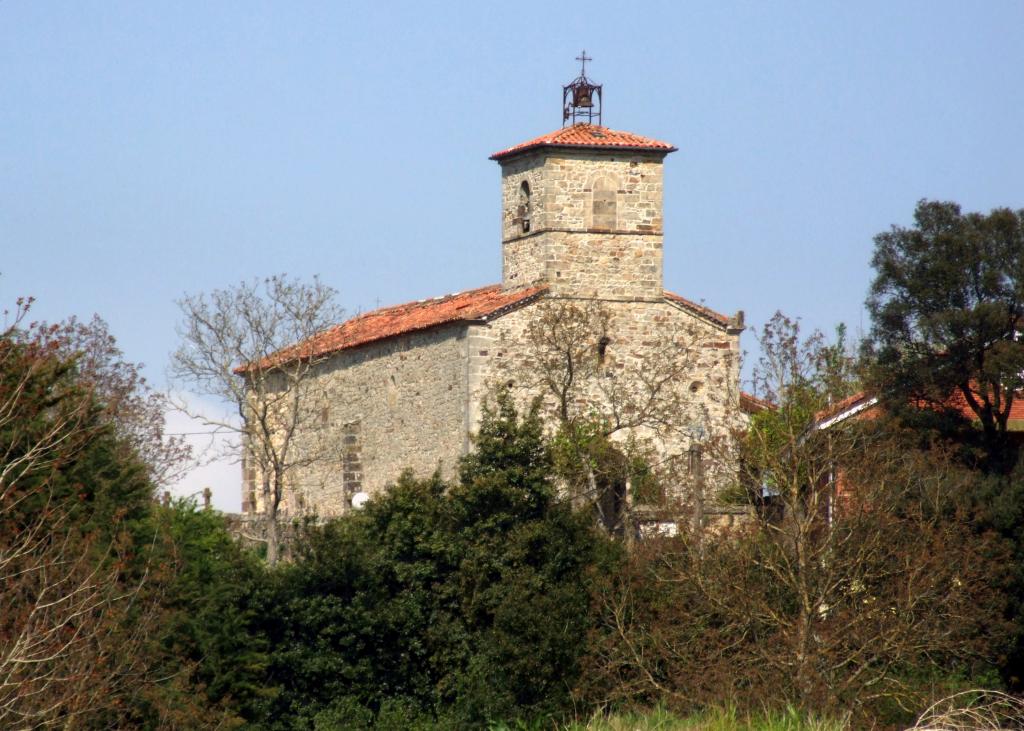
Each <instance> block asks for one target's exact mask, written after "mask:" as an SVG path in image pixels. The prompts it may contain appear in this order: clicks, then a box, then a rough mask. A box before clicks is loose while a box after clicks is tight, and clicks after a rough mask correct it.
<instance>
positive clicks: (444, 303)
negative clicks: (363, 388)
mask: <svg viewBox="0 0 1024 731" xmlns="http://www.w3.org/2000/svg"><path fill="white" fill-rule="evenodd" d="M546 291H547V287H531V288H530V289H521V290H516V291H512V292H509V291H505V290H503V289H502V288H501V285H500V284H492V285H490V286H487V287H480V288H479V289H471V290H468V291H466V292H458V293H456V294H446V295H443V296H441V297H435V298H433V299H427V300H419V301H417V302H407V303H405V304H402V305H394V306H392V307H382V308H381V309H379V310H372V311H371V312H365V313H363V314H362V315H357V316H355V317H353V318H352V319H351V320H346V321H345V322H343V323H341V324H340V325H335V326H334V327H332V328H329V329H327V330H324V331H323V332H322V333H320V334H319V335H314V336H313V337H312V338H309V339H308V340H305V341H303V342H301V343H297V344H295V345H292V346H290V347H288V348H285V349H284V350H282V351H280V352H278V353H276V354H275V355H273V356H271V357H269V358H267V359H265V361H264V362H262V366H263V367H268V366H270V365H272V364H273V363H286V362H289V361H291V360H294V359H297V358H299V359H303V360H305V359H307V358H317V357H320V356H324V355H329V354H330V353H336V352H337V351H339V350H345V349H347V348H354V347H356V346H358V345H365V344H367V343H373V342H376V341H378V340H384V339H386V338H391V337H395V336H397V335H405V334H406V333H411V332H417V331H420V330H427V329H429V328H432V327H436V326H438V325H443V324H446V323H450V322H470V321H474V320H487V319H490V318H492V317H496V316H498V315H501V314H503V313H505V312H507V311H508V310H510V309H513V308H515V307H517V306H519V305H524V304H527V303H529V302H531V301H533V300H534V299H536V298H538V297H540V296H541V295H543V294H544V293H545V292H546ZM665 299H667V300H669V301H670V302H674V303H676V304H678V305H681V306H682V307H684V308H685V309H687V310H689V311H691V312H693V313H695V314H697V315H699V316H701V317H704V318H705V319H708V320H711V321H713V322H715V323H717V324H719V325H722V326H726V325H728V323H729V318H728V317H726V316H725V315H723V314H720V313H718V312H715V311H714V310H711V309H708V308H707V307H704V306H703V305H699V304H697V303H696V302H691V301H690V300H688V299H686V298H685V297H680V296H679V295H678V294H673V293H672V292H668V291H666V292H665ZM246 370H247V367H246V366H239V367H238V368H236V369H235V372H236V373H239V374H242V373H245V371H246Z"/></svg>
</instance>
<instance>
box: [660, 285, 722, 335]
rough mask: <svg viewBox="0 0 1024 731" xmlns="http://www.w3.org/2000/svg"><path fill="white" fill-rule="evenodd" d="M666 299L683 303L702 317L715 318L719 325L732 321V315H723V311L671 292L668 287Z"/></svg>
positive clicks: (678, 303) (679, 303)
mask: <svg viewBox="0 0 1024 731" xmlns="http://www.w3.org/2000/svg"><path fill="white" fill-rule="evenodd" d="M665 299H667V300H669V301H670V302H675V303H676V304H677V305H682V306H683V307H684V308H686V309H687V310H690V311H691V312H693V313H695V314H698V315H701V316H702V317H704V318H706V319H708V320H713V321H714V322H716V323H718V324H719V325H722V326H723V327H724V326H728V325H729V323H730V322H731V321H732V320H731V318H730V317H728V316H727V315H723V314H722V313H721V312H715V311H714V310H712V309H711V308H710V307H705V306H704V305H701V304H697V303H696V302H694V301H693V300H688V299H686V298H685V297H683V296H682V295H678V294H676V293H675V292H669V291H668V290H667V289H666V290H665Z"/></svg>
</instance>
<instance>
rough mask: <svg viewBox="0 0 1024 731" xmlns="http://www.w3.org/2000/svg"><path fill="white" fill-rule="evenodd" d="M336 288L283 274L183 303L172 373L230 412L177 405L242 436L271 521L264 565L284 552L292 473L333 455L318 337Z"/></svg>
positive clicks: (332, 312)
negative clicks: (282, 517) (284, 509)
mask: <svg viewBox="0 0 1024 731" xmlns="http://www.w3.org/2000/svg"><path fill="white" fill-rule="evenodd" d="M334 297H335V291H334V290H333V289H332V288H330V287H328V286H326V285H324V284H323V283H321V282H320V281H319V280H314V281H313V282H311V283H308V284H307V283H303V282H299V281H297V280H293V279H290V278H288V277H286V276H283V275H282V276H273V277H270V278H268V279H265V280H262V281H254V282H243V283H241V284H239V285H236V286H234V287H229V288H226V289H219V290H214V291H213V292H211V293H209V294H200V295H194V296H186V297H185V298H183V299H182V300H180V301H179V302H178V305H179V306H180V308H181V311H182V314H183V316H184V320H183V322H182V324H181V326H180V329H179V335H180V337H181V346H180V347H179V348H178V350H177V351H176V352H175V353H174V354H173V355H172V362H171V373H172V376H173V377H174V378H175V379H176V381H177V382H178V383H179V384H181V385H182V386H185V387H189V388H191V389H192V390H194V391H195V392H197V393H199V394H203V395H208V396H213V397H215V398H217V399H218V400H220V401H222V402H223V403H225V404H228V405H230V406H231V408H232V409H233V410H234V417H235V418H233V419H218V418H212V417H210V416H209V415H208V414H204V413H201V412H198V411H197V410H195V409H194V408H190V407H188V406H187V405H186V404H183V403H182V404H179V406H180V407H181V408H182V410H183V411H185V412H186V413H188V414H189V415H190V416H192V417H194V418H197V419H200V420H201V421H202V422H203V423H204V424H206V425H208V426H212V427H214V428H215V429H218V430H222V431H224V432H228V433H233V434H235V435H236V436H237V437H238V441H237V442H235V443H234V444H233V445H232V447H233V449H236V450H238V451H240V452H241V456H242V460H243V464H244V465H245V471H246V473H247V476H246V479H247V480H251V481H252V482H254V483H258V488H257V487H255V486H253V487H252V490H253V493H254V494H253V497H254V498H255V500H254V503H255V506H254V507H255V508H256V509H257V510H258V511H259V512H261V513H262V517H263V518H264V519H265V527H266V543H267V561H268V562H269V563H271V564H273V563H276V561H277V560H278V557H279V552H280V531H279V512H280V509H281V505H282V501H283V500H284V499H285V496H286V493H287V491H288V489H289V487H290V482H291V483H292V484H291V486H292V487H294V476H295V475H296V473H297V472H298V471H300V470H302V469H303V468H306V467H309V466H310V465H313V464H322V463H324V462H325V461H328V460H331V459H334V458H335V454H334V452H333V451H332V450H331V446H330V445H329V444H328V443H327V442H326V441H324V440H320V439H318V438H317V435H318V434H319V432H320V430H319V420H320V414H321V412H322V409H323V408H325V407H327V402H326V394H325V393H324V392H323V389H322V387H321V383H320V381H319V380H318V378H317V373H318V367H319V366H320V365H321V363H322V362H323V361H324V360H325V357H326V356H323V355H320V354H319V351H318V349H317V347H316V340H315V338H316V336H317V335H320V334H321V333H323V331H324V330H326V329H327V328H328V327H330V326H332V325H335V324H337V322H338V321H339V320H340V319H341V312H340V310H339V309H338V308H337V306H336V305H335V303H334Z"/></svg>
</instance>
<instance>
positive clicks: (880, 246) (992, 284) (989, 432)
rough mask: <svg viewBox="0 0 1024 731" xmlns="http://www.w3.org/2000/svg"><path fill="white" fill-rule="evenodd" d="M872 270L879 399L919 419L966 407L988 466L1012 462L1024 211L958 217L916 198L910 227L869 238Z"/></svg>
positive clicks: (948, 206)
mask: <svg viewBox="0 0 1024 731" xmlns="http://www.w3.org/2000/svg"><path fill="white" fill-rule="evenodd" d="M871 264H872V266H873V267H874V268H875V272H876V274H875V279H874V281H873V282H872V284H871V294H870V296H869V298H868V301H867V305H868V309H869V310H870V312H871V318H872V330H871V341H870V345H869V348H868V350H867V354H868V355H870V356H871V358H872V360H873V362H874V369H873V375H872V380H873V382H874V384H873V385H874V386H875V388H876V389H877V391H878V393H879V394H880V395H881V396H882V397H883V398H885V399H886V401H887V402H888V406H889V407H890V409H891V410H892V411H893V412H895V413H904V414H908V415H909V416H912V417H913V418H915V419H916V420H918V421H919V420H921V419H922V418H932V419H934V418H935V417H936V416H941V417H943V418H945V419H946V421H947V422H954V423H955V422H957V421H963V420H962V419H959V416H960V414H962V413H963V412H964V408H963V407H964V406H966V407H967V409H969V412H968V413H970V414H972V415H973V418H974V420H976V421H977V422H979V423H980V426H981V436H982V439H981V442H982V445H983V447H984V449H985V451H986V452H987V454H988V456H989V458H991V462H992V464H993V466H997V467H998V466H999V465H1000V464H1002V465H1006V466H1012V462H1013V459H1012V456H1010V455H1007V449H1008V440H1007V438H1006V434H1007V421H1008V417H1009V415H1010V409H1011V407H1012V405H1013V402H1014V400H1015V398H1016V396H1017V391H1018V390H1019V389H1020V388H1021V386H1022V385H1024V338H1022V336H1021V333H1022V330H1024V210H1019V211H1012V210H1010V209H1007V208H997V209H995V210H993V211H991V212H990V213H988V214H987V215H985V214H982V213H963V212H961V210H960V206H959V205H957V204H956V203H950V202H940V201H927V200H922V201H920V202H919V203H918V204H917V208H916V210H915V212H914V225H913V226H912V227H909V228H903V227H899V226H893V227H892V229H891V230H890V231H887V232H884V233H880V234H878V236H876V237H875V253H874V256H873V258H872V260H871ZM921 406H926V407H927V408H925V409H922V408H920V407H921ZM914 412H916V413H914ZM960 426H965V425H964V424H960Z"/></svg>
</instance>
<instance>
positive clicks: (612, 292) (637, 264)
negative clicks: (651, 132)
mask: <svg viewBox="0 0 1024 731" xmlns="http://www.w3.org/2000/svg"><path fill="white" fill-rule="evenodd" d="M663 158H664V155H663V154H661V153H643V152H639V153H638V152H636V151H615V150H608V151H605V150H598V151H594V150H578V151H577V150H566V149H551V150H539V151H536V152H532V153H526V154H524V155H522V156H518V157H515V158H513V159H511V160H509V161H507V162H505V163H504V164H503V165H502V248H503V268H502V282H503V284H504V286H505V287H507V288H514V287H521V286H528V285H532V284H536V283H540V282H545V283H547V284H548V285H549V286H550V287H551V288H552V292H553V293H556V294H564V295H568V296H584V297H592V296H597V297H600V298H603V299H624V300H635V299H648V300H656V299H659V298H660V297H661V290H662V227H663V221H662V195H663V175H662V160H663ZM524 182H525V183H526V184H527V185H528V186H529V190H530V195H529V206H528V208H529V211H528V216H529V230H528V231H524V230H523V218H524V215H525V214H526V211H525V210H524V203H523V201H524V195H523V183H524Z"/></svg>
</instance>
